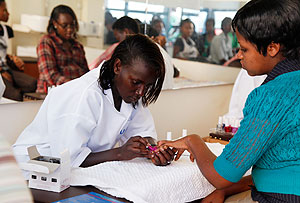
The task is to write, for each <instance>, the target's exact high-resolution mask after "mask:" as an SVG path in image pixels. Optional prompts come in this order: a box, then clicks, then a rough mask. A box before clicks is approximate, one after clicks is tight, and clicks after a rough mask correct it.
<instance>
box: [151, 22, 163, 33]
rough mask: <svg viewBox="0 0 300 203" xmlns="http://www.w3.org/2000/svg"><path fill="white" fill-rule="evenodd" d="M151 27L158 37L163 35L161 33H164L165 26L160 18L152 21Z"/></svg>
mask: <svg viewBox="0 0 300 203" xmlns="http://www.w3.org/2000/svg"><path fill="white" fill-rule="evenodd" d="M151 26H152V27H153V28H154V30H156V32H157V33H158V35H164V34H163V33H164V31H165V24H164V22H163V21H162V20H161V19H160V18H156V19H154V20H152V21H151Z"/></svg>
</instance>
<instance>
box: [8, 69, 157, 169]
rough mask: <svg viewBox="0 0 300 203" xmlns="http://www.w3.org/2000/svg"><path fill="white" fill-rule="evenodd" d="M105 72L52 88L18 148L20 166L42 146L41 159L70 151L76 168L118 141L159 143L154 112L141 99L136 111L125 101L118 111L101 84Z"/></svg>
mask: <svg viewBox="0 0 300 203" xmlns="http://www.w3.org/2000/svg"><path fill="white" fill-rule="evenodd" d="M101 65H102V64H101ZM101 65H100V66H101ZM99 70H100V69H99V67H98V68H96V69H94V70H92V71H90V72H88V73H87V74H85V75H83V76H82V77H80V78H78V79H75V80H72V81H70V82H67V83H65V84H63V85H61V86H59V87H56V88H52V89H51V91H50V92H49V95H48V96H47V97H46V99H45V101H44V103H43V104H42V106H41V108H40V110H39V112H38V114H37V116H36V117H35V119H34V120H33V122H32V123H31V124H30V125H29V126H28V127H27V128H26V129H25V130H24V131H23V132H22V134H21V135H20V136H19V138H18V139H17V141H16V143H15V144H14V145H13V149H14V153H15V155H16V158H17V160H18V161H19V162H25V161H27V160H28V155H27V147H29V146H32V145H37V148H38V151H39V152H40V154H41V155H45V156H54V157H59V156H60V152H62V151H63V150H64V149H65V148H68V149H69V151H70V155H71V164H72V166H73V167H78V166H80V165H81V164H82V162H83V161H84V160H85V159H86V157H87V156H88V155H89V154H90V153H91V152H100V151H104V150H109V149H111V148H113V147H114V146H115V144H116V143H117V142H118V141H119V142H120V144H121V145H122V144H124V143H125V142H126V141H127V140H128V139H129V138H130V137H132V136H136V135H140V136H142V137H146V136H151V137H153V138H155V139H156V137H157V135H156V131H155V126H154V122H153V119H152V116H151V114H150V111H149V110H148V109H147V108H144V107H143V106H142V104H141V101H139V104H138V106H137V107H136V109H134V108H133V107H132V105H131V104H127V103H125V102H124V101H122V106H121V109H120V112H119V111H117V110H116V109H115V107H114V101H113V97H112V92H111V89H108V90H105V94H103V93H102V90H101V89H100V87H99V85H98V82H97V79H98V77H99Z"/></svg>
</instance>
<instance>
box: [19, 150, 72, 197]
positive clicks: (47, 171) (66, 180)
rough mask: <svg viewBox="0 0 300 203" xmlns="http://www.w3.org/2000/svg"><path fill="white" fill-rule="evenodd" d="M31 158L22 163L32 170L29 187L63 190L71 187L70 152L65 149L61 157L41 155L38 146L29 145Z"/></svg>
mask: <svg viewBox="0 0 300 203" xmlns="http://www.w3.org/2000/svg"><path fill="white" fill-rule="evenodd" d="M27 150H28V154H29V157H30V160H29V161H28V162H27V163H22V164H20V167H21V168H22V169H23V170H27V171H29V172H30V177H29V188H35V189H40V190H47V191H53V192H61V191H63V190H65V189H67V188H68V187H70V172H71V165H70V153H69V151H68V150H65V151H64V152H62V153H61V158H55V157H49V156H41V155H40V153H39V152H38V151H37V148H36V146H31V147H28V149H27Z"/></svg>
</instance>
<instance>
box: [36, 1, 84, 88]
mask: <svg viewBox="0 0 300 203" xmlns="http://www.w3.org/2000/svg"><path fill="white" fill-rule="evenodd" d="M77 31H78V21H77V18H76V15H75V13H74V11H73V10H72V9H71V8H70V7H68V6H65V5H58V6H56V7H55V8H54V9H53V10H52V12H51V16H50V20H49V24H48V27H47V32H48V34H46V35H44V36H43V37H42V38H41V40H40V42H39V44H38V46H37V56H38V68H39V79H38V84H37V92H40V93H47V87H52V86H57V85H61V84H63V83H65V82H68V81H70V80H73V79H75V78H78V77H80V76H82V75H83V74H85V73H86V72H88V71H89V69H88V65H87V61H86V58H85V52H84V49H83V46H82V45H81V44H80V43H79V42H78V41H77V40H76V37H77V35H76V33H77Z"/></svg>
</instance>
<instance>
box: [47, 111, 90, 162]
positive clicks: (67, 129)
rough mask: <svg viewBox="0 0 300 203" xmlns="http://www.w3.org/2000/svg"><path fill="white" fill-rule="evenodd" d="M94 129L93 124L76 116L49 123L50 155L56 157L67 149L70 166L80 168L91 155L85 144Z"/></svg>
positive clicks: (64, 117)
mask: <svg viewBox="0 0 300 203" xmlns="http://www.w3.org/2000/svg"><path fill="white" fill-rule="evenodd" d="M94 128H95V123H93V122H91V121H90V120H89V119H86V118H84V117H81V116H80V115H78V114H74V115H64V116H61V117H59V118H57V119H56V120H54V121H53V122H49V131H50V130H51V131H50V132H49V135H50V136H49V137H50V140H49V142H50V149H51V154H53V155H56V156H58V153H60V152H62V151H63V150H64V149H66V148H67V149H69V152H70V159H71V165H72V166H73V167H78V166H80V165H81V164H82V162H83V161H84V160H85V159H86V157H87V156H88V155H89V154H90V153H91V150H90V149H89V148H88V147H87V143H88V141H89V139H90V136H91V133H92V130H93V129H94ZM51 135H53V136H52V137H51Z"/></svg>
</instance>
